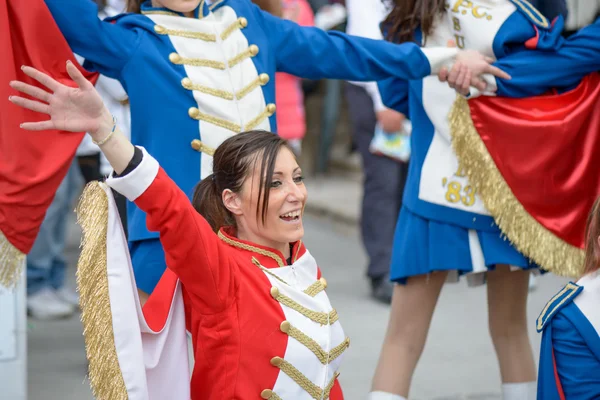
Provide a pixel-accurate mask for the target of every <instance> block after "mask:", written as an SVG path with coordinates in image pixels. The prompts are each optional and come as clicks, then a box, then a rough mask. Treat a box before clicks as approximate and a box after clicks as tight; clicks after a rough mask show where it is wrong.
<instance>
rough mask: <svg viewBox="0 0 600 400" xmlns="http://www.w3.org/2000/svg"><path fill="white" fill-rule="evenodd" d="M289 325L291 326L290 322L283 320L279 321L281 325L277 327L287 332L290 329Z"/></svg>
mask: <svg viewBox="0 0 600 400" xmlns="http://www.w3.org/2000/svg"><path fill="white" fill-rule="evenodd" d="M291 327H292V324H290V323H289V322H288V321H283V322H282V323H281V325H280V326H279V329H281V332H283V333H288V332H289V331H290V328H291Z"/></svg>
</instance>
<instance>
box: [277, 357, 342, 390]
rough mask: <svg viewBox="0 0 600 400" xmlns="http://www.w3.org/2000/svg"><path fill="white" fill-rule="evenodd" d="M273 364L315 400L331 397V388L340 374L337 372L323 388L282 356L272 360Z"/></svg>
mask: <svg viewBox="0 0 600 400" xmlns="http://www.w3.org/2000/svg"><path fill="white" fill-rule="evenodd" d="M271 364H272V365H274V366H275V367H277V368H279V369H280V370H281V372H283V373H284V374H286V375H287V376H289V377H290V378H292V380H293V381H294V382H296V383H297V384H298V386H300V387H301V388H302V389H304V390H305V391H306V392H307V393H308V394H309V395H311V397H312V398H313V399H315V400H321V399H329V395H330V393H331V389H332V388H333V385H334V384H335V380H336V379H337V377H338V376H339V375H340V374H339V372H336V373H335V375H334V376H333V378H331V381H329V383H328V384H327V386H325V388H324V389H321V388H320V387H319V386H317V385H315V384H314V383H313V382H312V381H311V380H310V379H308V378H307V377H306V375H304V374H303V373H302V372H300V371H299V370H298V369H296V367H294V366H293V365H292V364H290V363H289V362H288V361H286V360H284V359H282V358H281V357H275V358H273V359H272V360H271Z"/></svg>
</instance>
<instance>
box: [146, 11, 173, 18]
mask: <svg viewBox="0 0 600 400" xmlns="http://www.w3.org/2000/svg"><path fill="white" fill-rule="evenodd" d="M142 14H143V15H169V16H171V17H179V16H180V15H179V14H177V13H174V12H169V11H142Z"/></svg>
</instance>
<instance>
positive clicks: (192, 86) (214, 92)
mask: <svg viewBox="0 0 600 400" xmlns="http://www.w3.org/2000/svg"><path fill="white" fill-rule="evenodd" d="M181 85H182V86H183V87H184V88H186V89H187V90H196V91H198V92H200V93H205V94H209V95H211V96H215V97H220V98H222V99H225V100H233V98H234V97H233V93H231V92H228V91H226V90H221V89H214V88H210V87H208V86H202V85H198V84H197V83H192V81H191V80H190V79H189V78H184V79H183V80H182V81H181Z"/></svg>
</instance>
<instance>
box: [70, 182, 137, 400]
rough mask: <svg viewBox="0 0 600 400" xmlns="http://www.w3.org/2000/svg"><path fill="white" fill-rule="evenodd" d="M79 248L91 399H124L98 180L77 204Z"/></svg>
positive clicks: (105, 215) (105, 203) (102, 198)
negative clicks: (109, 286) (80, 231)
mask: <svg viewBox="0 0 600 400" xmlns="http://www.w3.org/2000/svg"><path fill="white" fill-rule="evenodd" d="M77 222H78V223H79V225H80V226H81V228H82V231H83V237H82V241H81V244H82V249H81V255H80V256H79V261H78V263H77V286H78V288H79V293H80V297H79V304H80V305H81V310H82V311H81V321H82V323H83V335H84V339H85V350H86V354H87V358H88V361H89V363H90V364H89V379H90V386H91V388H92V392H93V394H94V398H96V399H111V400H127V399H128V395H127V389H126V387H125V381H124V378H123V375H122V373H121V368H120V366H119V359H118V356H117V349H116V347H115V342H114V332H113V321H112V312H111V308H110V298H109V292H108V291H109V289H108V271H107V269H106V268H107V259H106V257H107V255H106V246H107V244H106V241H107V229H108V197H107V195H106V192H105V191H104V189H103V188H102V186H101V183H99V182H91V183H89V184H88V185H87V186H86V187H85V189H84V191H83V194H82V195H81V199H80V201H79V204H78V206H77Z"/></svg>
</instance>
